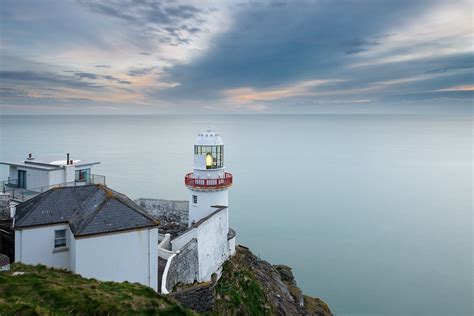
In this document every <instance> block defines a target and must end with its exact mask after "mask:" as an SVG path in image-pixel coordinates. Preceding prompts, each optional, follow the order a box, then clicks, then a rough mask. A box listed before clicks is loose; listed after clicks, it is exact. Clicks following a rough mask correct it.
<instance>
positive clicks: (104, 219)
mask: <svg viewBox="0 0 474 316" xmlns="http://www.w3.org/2000/svg"><path fill="white" fill-rule="evenodd" d="M14 229H15V261H19V262H22V263H25V264H33V265H34V264H43V265H46V266H49V267H54V268H62V269H67V270H70V271H72V272H75V273H78V274H80V275H82V276H83V277H86V278H96V279H98V280H103V281H117V282H121V281H129V282H138V283H141V284H144V285H147V286H149V287H151V288H153V289H155V290H158V249H157V244H158V223H157V222H156V221H155V220H154V219H153V218H152V217H150V216H149V215H148V214H147V213H146V212H145V211H143V210H142V209H141V207H140V206H138V205H137V204H135V203H134V202H133V201H131V200H130V199H128V198H127V197H126V196H125V195H123V194H120V193H118V192H116V191H113V190H111V189H109V188H107V187H105V186H103V185H85V186H73V187H61V188H54V189H51V190H48V191H47V192H45V193H42V194H39V195H37V196H36V197H34V198H32V199H29V200H28V201H26V202H23V203H21V204H19V205H18V206H17V207H16V210H15V215H14Z"/></svg>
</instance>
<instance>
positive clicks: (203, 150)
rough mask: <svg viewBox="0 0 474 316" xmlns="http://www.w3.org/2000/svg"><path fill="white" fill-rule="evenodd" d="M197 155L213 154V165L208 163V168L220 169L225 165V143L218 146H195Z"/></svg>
mask: <svg viewBox="0 0 474 316" xmlns="http://www.w3.org/2000/svg"><path fill="white" fill-rule="evenodd" d="M194 154H195V155H203V156H207V155H208V154H211V155H212V165H207V166H206V169H218V168H223V167H224V145H217V146H200V145H195V146H194Z"/></svg>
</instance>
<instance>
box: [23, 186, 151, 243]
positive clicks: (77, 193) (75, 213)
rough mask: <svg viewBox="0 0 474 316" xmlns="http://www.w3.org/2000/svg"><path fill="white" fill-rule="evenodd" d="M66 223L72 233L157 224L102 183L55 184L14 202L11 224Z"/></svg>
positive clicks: (98, 232)
mask: <svg viewBox="0 0 474 316" xmlns="http://www.w3.org/2000/svg"><path fill="white" fill-rule="evenodd" d="M58 223H68V224H69V226H70V227H71V231H72V232H73V234H74V236H76V237H78V236H86V235H95V234H104V233H111V232H116V231H123V230H133V229H139V228H145V227H153V226H158V222H157V221H156V220H154V219H153V218H152V217H151V216H149V215H148V214H147V213H146V212H145V211H144V210H143V209H142V208H141V207H140V206H139V205H138V204H136V203H134V202H133V201H132V200H130V199H129V198H128V197H127V196H125V195H123V194H121V193H118V192H116V191H114V190H112V189H109V188H107V187H105V186H103V185H85V186H77V187H64V188H56V189H51V190H49V191H46V192H45V193H42V194H40V195H38V196H36V197H34V198H33V199H30V200H28V201H26V202H24V203H21V204H19V205H18V206H17V211H16V215H15V228H16V229H21V228H26V227H33V226H42V225H50V224H58Z"/></svg>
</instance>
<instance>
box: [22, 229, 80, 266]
mask: <svg viewBox="0 0 474 316" xmlns="http://www.w3.org/2000/svg"><path fill="white" fill-rule="evenodd" d="M59 229H66V236H67V242H66V247H68V248H69V246H70V244H71V238H70V237H71V234H70V230H69V225H67V224H60V225H51V226H43V227H36V228H29V229H22V230H16V231H15V261H19V262H22V263H25V264H33V265H35V264H44V265H46V266H48V267H54V268H61V269H70V258H69V257H70V250H67V251H60V252H58V251H57V250H55V249H54V231H55V230H59Z"/></svg>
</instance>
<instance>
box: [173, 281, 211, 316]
mask: <svg viewBox="0 0 474 316" xmlns="http://www.w3.org/2000/svg"><path fill="white" fill-rule="evenodd" d="M214 286H215V284H214V283H212V282H209V283H203V284H199V285H196V286H193V287H191V288H187V289H184V290H181V291H178V292H174V293H171V294H170V296H171V297H173V298H174V299H176V300H177V301H178V302H179V303H181V305H183V306H184V307H187V308H190V309H192V310H195V311H197V312H200V313H203V312H209V311H211V310H212V309H213V308H214V302H215V293H214Z"/></svg>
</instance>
